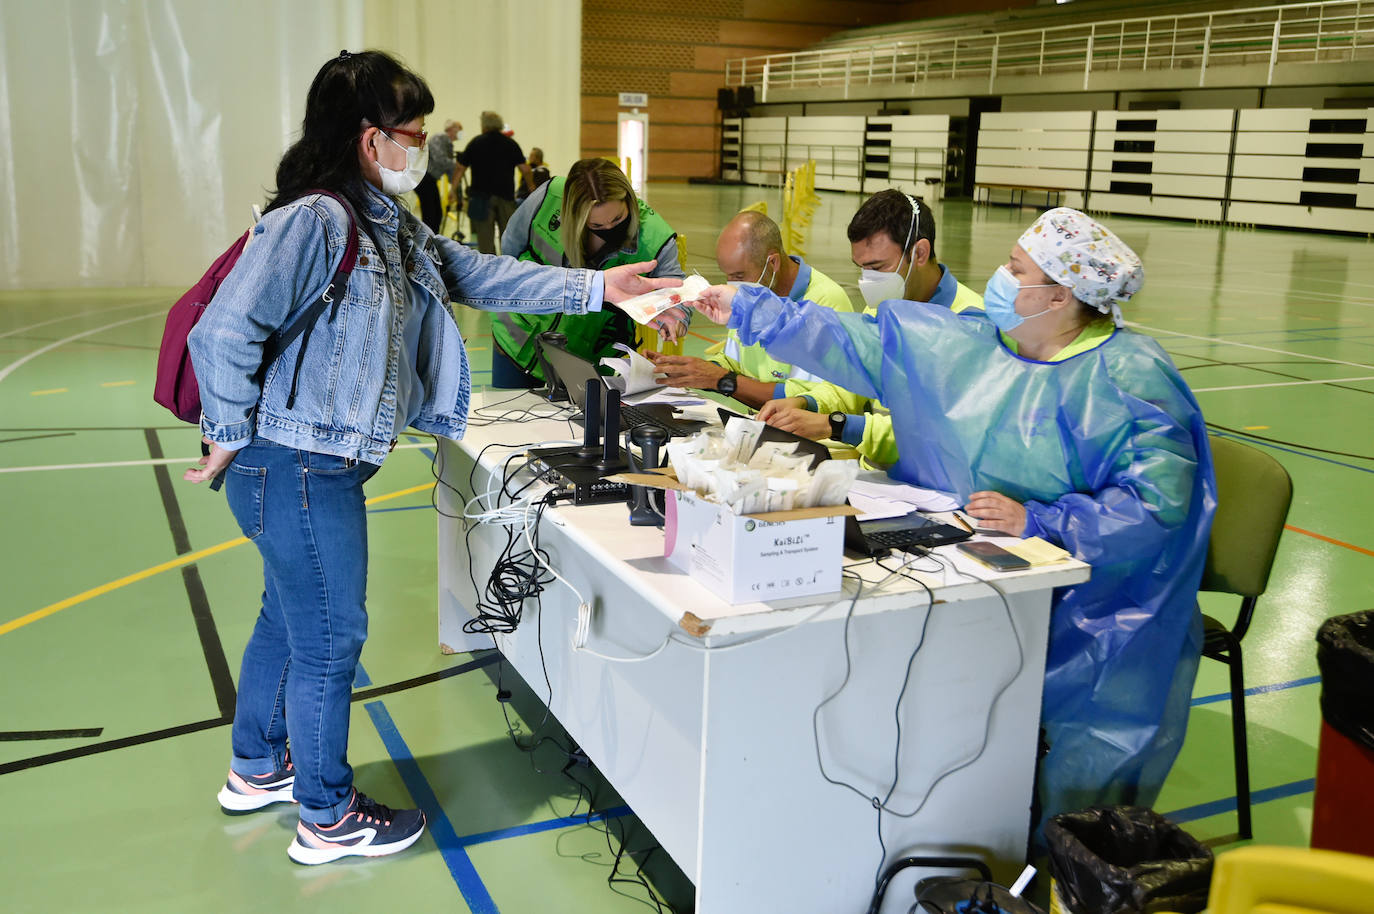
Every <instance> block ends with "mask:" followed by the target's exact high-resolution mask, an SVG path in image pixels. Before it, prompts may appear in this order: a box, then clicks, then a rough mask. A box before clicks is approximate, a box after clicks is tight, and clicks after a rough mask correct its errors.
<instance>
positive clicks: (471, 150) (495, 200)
mask: <svg viewBox="0 0 1374 914" xmlns="http://www.w3.org/2000/svg"><path fill="white" fill-rule="evenodd" d="M504 126H505V122H504V121H502V120H501V115H499V114H497V113H496V112H495V111H483V112H482V133H481V134H480V135H478V136H475V137H473V138H472V141H471V142H469V143H468V145H467V147H466V148H465V149H464V150H463V151H462V153H461V154H460V155H459V156H458V167H457V169H456V170H455V172H454V176H453V179H454V181H455V183H456V182H457V181H458V180H460V179H461V178H462V177H463V174H464V173H465V172H466V171H467V170H468V169H469V168H470V169H472V180H471V181H469V182H468V221H469V222H471V223H472V231H473V234H475V235H476V236H477V250H479V251H481V252H482V253H483V254H495V253H496V230H497V229H499V230H500V231H501V232H503V233H504V232H505V230H506V222H507V221H508V220H509V219H510V217H511V215H512V214H513V213H514V212H515V181H514V180H513V177H512V175H511V169H512V168H518V169H520V180H521V185H522V186H523V187H525V188H526V189H527V190H533V189H534V179H533V177H532V176H531V173H530V166H529V165H528V164H527V163H526V162H525V154H524V153H523V152H521V151H520V144H519V143H517V142H515V140H513V139H511V138H510V137H508V136H503V135H502V133H501V130H502V128H503V127H504Z"/></svg>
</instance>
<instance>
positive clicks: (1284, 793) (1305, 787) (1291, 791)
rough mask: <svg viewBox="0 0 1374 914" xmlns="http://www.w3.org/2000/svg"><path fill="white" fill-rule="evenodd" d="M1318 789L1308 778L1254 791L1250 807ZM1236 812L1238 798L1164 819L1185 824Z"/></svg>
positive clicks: (1170, 814) (1168, 814) (1179, 811)
mask: <svg viewBox="0 0 1374 914" xmlns="http://www.w3.org/2000/svg"><path fill="white" fill-rule="evenodd" d="M1316 787H1317V780H1316V778H1307V779H1305V780H1301V781H1292V782H1290V783H1288V784H1280V785H1279V786H1277V787H1266V788H1265V789H1263V790H1252V791H1251V792H1250V805H1251V806H1258V805H1259V804H1260V803H1268V802H1270V801H1272V800H1282V799H1283V798H1284V797H1296V796H1299V795H1300V794H1304V793H1311V792H1312V791H1313V790H1315V789H1316ZM1235 811H1236V798H1235V797H1227V798H1226V799H1224V800H1213V801H1212V802H1210V803H1199V804H1198V805H1196V806H1185V807H1183V808H1182V809H1176V810H1174V811H1173V812H1166V813H1165V814H1164V817H1165V818H1166V819H1169V820H1170V821H1172V822H1175V823H1178V824H1182V823H1184V822H1193V821H1195V820H1197V819H1206V818H1207V817H1208V816H1219V815H1221V814H1222V813H1227V812H1235Z"/></svg>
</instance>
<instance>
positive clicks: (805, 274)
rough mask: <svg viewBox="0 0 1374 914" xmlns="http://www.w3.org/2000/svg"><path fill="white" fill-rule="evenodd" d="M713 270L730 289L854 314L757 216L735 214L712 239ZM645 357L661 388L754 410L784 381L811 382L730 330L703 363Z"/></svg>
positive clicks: (779, 391) (780, 390) (777, 393)
mask: <svg viewBox="0 0 1374 914" xmlns="http://www.w3.org/2000/svg"><path fill="white" fill-rule="evenodd" d="M716 265H717V266H718V267H720V270H721V272H722V273H724V274H725V280H726V282H728V283H730V285H732V286H762V287H763V288H765V289H768V290H769V291H770V292H774V293H776V294H778V295H782V296H786V297H788V298H791V299H793V300H795V301H812V302H815V303H816V304H818V305H824V306H825V307H827V308H834V309H835V310H836V311H841V312H844V311H856V310H858V309H857V308H855V307H854V304H853V302H851V301H850V300H849V296H848V295H846V294H845V292H844V290H843V289H841V288H840V287H839V285H838V284H837V283H836V282H835V281H834V280H832V279H831V278H830V277H828V276H826V275H825V274H824V273H822V272H821V271H820V270H817V269H816V268H814V267H812V266H811V265H810V264H808V263H807V262H806V261H804V260H802V259H801V258H800V257H797V256H795V255H793V256H788V255H787V254H786V253H784V251H783V246H782V233H781V232H780V231H779V229H778V225H777V223H776V222H774V221H773V220H772V219H769V218H768V217H767V216H765V215H763V214H762V213H756V212H752V211H749V212H743V213H739V214H738V215H736V216H735V218H733V219H731V220H730V221H729V223H727V224H726V226H725V228H724V229H723V230H722V231H721V233H720V237H719V238H718V239H716ZM646 355H647V356H648V357H649V358H650V359H651V360H652V361H653V362H654V365H655V367H657V368H658V370H659V371H660V372H662V373H663V377H660V378H659V379H658V382H659V383H660V384H664V385H667V386H671V387H691V388H695V389H697V390H710V391H715V392H716V393H721V394H724V395H725V396H727V397H733V398H734V399H736V400H738V401H739V402H741V403H743V404H745V405H746V406H750V407H753V408H755V409H757V408H758V407H760V406H762V405H763V404H764V403H767V402H768V401H769V400H773V399H776V398H779V397H783V396H785V395H786V392H785V389H784V384H785V383H786V382H787V381H788V380H790V379H794V378H798V377H800V378H809V377H810V375H807V374H806V373H805V372H801V371H798V370H797V369H795V368H793V367H792V366H791V365H789V364H787V363H785V362H780V361H778V360H777V359H774V358H771V357H770V356H769V355H768V354H767V353H766V352H764V350H763V347H762V346H745V345H743V344H741V343H740V341H739V337H738V336H737V335H736V334H735V332H734V331H733V330H732V331H730V332H729V333H728V334H727V336H726V338H725V342H724V345H723V348H722V349H721V351H720V352H718V353H716V354H714V355H712V356H710V357H709V358H706V359H699V358H695V357H693V356H686V355H663V354H661V353H656V352H648V353H646Z"/></svg>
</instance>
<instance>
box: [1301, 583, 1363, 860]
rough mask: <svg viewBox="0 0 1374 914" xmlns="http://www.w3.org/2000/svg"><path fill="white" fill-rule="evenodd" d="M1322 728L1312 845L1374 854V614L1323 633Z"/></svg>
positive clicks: (1334, 624) (1344, 619) (1339, 619)
mask: <svg viewBox="0 0 1374 914" xmlns="http://www.w3.org/2000/svg"><path fill="white" fill-rule="evenodd" d="M1317 666H1318V668H1320V670H1321V674H1322V698H1321V705H1322V729H1321V737H1320V741H1319V743H1318V748H1317V791H1316V794H1315V796H1314V797H1313V798H1312V846H1313V847H1320V848H1324V849H1326V850H1333V851H1345V852H1346V853H1351V854H1366V855H1374V829H1371V828H1370V827H1369V823H1370V822H1374V791H1372V790H1370V789H1369V785H1370V784H1374V610H1365V611H1364V612H1358V613H1351V614H1349V615H1346V616H1335V617H1333V618H1330V619H1327V620H1326V621H1325V622H1323V623H1322V626H1321V628H1319V629H1317Z"/></svg>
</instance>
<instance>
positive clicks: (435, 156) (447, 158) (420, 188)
mask: <svg viewBox="0 0 1374 914" xmlns="http://www.w3.org/2000/svg"><path fill="white" fill-rule="evenodd" d="M462 133H463V125H462V124H460V123H458V122H457V121H444V132H443V133H436V134H434V135H433V136H431V137H430V138H429V144H428V145H429V169H428V170H427V171H426V172H425V176H424V177H423V178H421V179H420V183H419V184H418V185H416V187H415V196H417V197H419V198H420V219H421V221H423V222H424V224H425V225H427V226H429V230H430V231H431V232H434V233H436V234H437V233H438V231H439V226H440V224H442V223H443V221H444V204H443V201H441V200H440V199H439V179H440V178H443V177H445V176H447V177H448V178H450V179H452V178H453V175H454V169H455V167H456V166H457V164H458V160H457V159H456V158H454V155H453V144H454V142H455V141H456V140H457V139H458V137H459V136H461V135H462ZM450 187H451V188H452V187H457V183H456V182H455V183H454V184H452V185H450ZM449 199H453V192H452V190H451V189H450V191H449Z"/></svg>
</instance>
